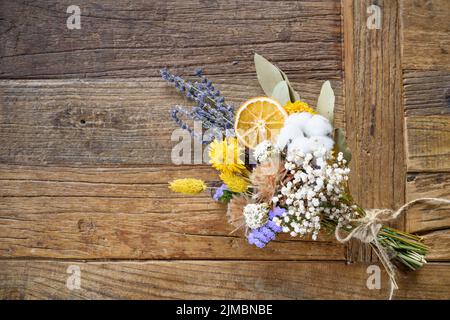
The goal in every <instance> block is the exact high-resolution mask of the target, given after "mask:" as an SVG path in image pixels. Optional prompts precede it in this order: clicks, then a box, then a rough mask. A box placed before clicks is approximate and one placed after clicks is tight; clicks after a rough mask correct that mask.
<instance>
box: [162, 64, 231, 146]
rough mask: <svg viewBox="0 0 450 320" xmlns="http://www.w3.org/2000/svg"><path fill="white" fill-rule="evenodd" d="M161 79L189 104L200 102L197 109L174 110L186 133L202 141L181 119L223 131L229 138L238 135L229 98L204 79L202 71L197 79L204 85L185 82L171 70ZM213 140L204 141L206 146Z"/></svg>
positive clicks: (177, 121)
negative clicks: (226, 98)
mask: <svg viewBox="0 0 450 320" xmlns="http://www.w3.org/2000/svg"><path fill="white" fill-rule="evenodd" d="M160 73H161V77H162V78H163V79H164V80H166V81H167V82H168V83H171V84H173V85H174V86H175V88H176V89H177V90H178V91H179V92H180V93H183V94H184V95H185V96H186V98H187V99H188V100H191V101H194V102H196V107H193V108H192V110H190V111H188V110H186V109H185V108H184V107H181V106H175V107H174V108H173V109H172V114H171V115H172V118H173V119H174V121H175V122H176V123H177V124H178V126H180V127H181V128H182V129H186V130H188V131H189V132H190V134H191V135H192V136H193V137H196V138H199V135H198V134H195V132H194V130H193V129H192V128H190V127H189V126H188V125H187V124H186V122H185V121H183V120H182V119H181V117H180V115H181V116H182V117H184V118H188V119H192V120H195V121H201V122H202V126H203V128H204V129H219V130H218V131H219V132H220V133H221V134H222V135H225V136H230V135H234V133H233V123H234V106H233V105H231V104H226V103H225V98H224V97H223V96H222V94H221V92H220V91H219V90H217V89H216V88H215V87H214V85H213V83H212V82H211V81H210V80H209V79H208V78H207V77H205V76H204V75H203V71H202V70H201V69H198V70H196V72H195V76H196V77H198V78H200V81H195V82H192V81H185V80H184V79H183V78H182V77H180V76H176V75H174V74H172V73H170V72H169V71H168V70H167V69H162V70H161V71H160ZM212 139H213V138H211V137H207V139H202V142H203V143H209V142H211V140H212Z"/></svg>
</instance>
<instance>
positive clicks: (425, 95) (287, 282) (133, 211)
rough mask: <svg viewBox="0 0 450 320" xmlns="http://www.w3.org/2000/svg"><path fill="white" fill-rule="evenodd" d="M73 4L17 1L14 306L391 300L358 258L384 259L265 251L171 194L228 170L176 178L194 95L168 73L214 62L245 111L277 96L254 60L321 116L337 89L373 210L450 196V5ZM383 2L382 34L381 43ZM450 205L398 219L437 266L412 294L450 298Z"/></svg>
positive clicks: (5, 8)
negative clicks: (375, 21)
mask: <svg viewBox="0 0 450 320" xmlns="http://www.w3.org/2000/svg"><path fill="white" fill-rule="evenodd" d="M72 4H73V3H71V1H70V0H59V1H52V0H36V1H15V0H4V1H1V2H0V43H1V46H0V298H3V299H119V298H124V299H161V298H163V299H186V298H187V299H200V298H202V299H361V298H365V299H386V298H387V297H388V287H387V278H386V276H385V275H383V279H382V288H381V290H369V289H368V288H367V286H366V280H367V276H368V274H367V266H368V265H369V264H368V263H352V264H346V263H345V262H346V260H350V261H351V260H353V261H358V260H362V261H366V262H369V261H372V258H373V257H372V256H371V252H370V250H366V249H365V248H364V246H361V245H359V244H352V245H351V246H350V247H349V248H348V249H347V248H346V246H343V245H341V244H338V243H337V242H335V241H333V240H330V239H328V238H326V237H321V238H320V239H319V241H316V242H314V241H310V240H308V239H305V240H292V239H290V238H289V237H281V238H279V239H278V240H277V241H275V242H273V243H272V244H271V245H270V246H268V247H267V248H266V249H265V250H259V249H257V248H255V247H252V246H249V245H248V244H247V243H246V240H245V238H244V236H243V234H242V233H239V232H238V233H234V234H230V232H231V231H232V230H233V228H232V227H231V226H230V225H228V223H227V221H226V217H225V208H224V207H223V206H222V205H220V204H217V203H214V202H213V201H211V200H210V199H209V197H208V196H207V195H201V196H195V197H183V196H179V195H176V194H173V193H169V191H168V190H167V182H168V181H170V180H172V179H176V178H180V177H199V178H202V179H204V180H206V181H214V180H216V179H217V174H216V172H215V171H214V170H212V169H211V168H209V167H208V166H206V165H204V164H203V165H202V164H195V165H194V164H191V165H184V166H174V165H173V163H172V159H171V150H172V147H173V146H174V145H175V144H176V143H177V141H172V139H171V135H172V132H173V130H174V129H175V128H176V126H175V125H174V124H173V123H172V122H171V120H170V117H169V110H170V108H171V106H172V105H174V104H186V101H185V100H183V98H181V97H179V96H178V95H177V93H176V92H175V91H174V90H173V88H170V87H169V86H167V85H166V84H165V83H163V82H162V81H161V80H160V79H159V75H158V71H159V69H160V68H162V67H165V66H168V67H170V68H171V69H172V70H173V71H175V72H177V73H180V74H183V75H189V74H192V73H193V71H194V70H195V69H196V68H198V67H203V68H204V69H205V72H206V74H207V75H208V76H210V78H211V79H212V80H213V81H214V82H215V84H216V85H217V87H218V88H219V89H220V90H221V91H222V93H223V94H224V95H225V96H226V97H229V101H231V102H233V103H235V104H236V105H239V104H240V103H241V102H243V101H244V100H245V99H247V98H249V97H251V96H257V95H261V94H262V91H261V89H260V88H259V86H258V84H257V80H256V75H255V70H254V66H253V53H254V52H257V53H260V54H263V55H264V56H266V57H268V58H269V59H271V60H272V61H273V62H274V63H276V64H277V65H278V66H279V67H280V68H282V69H283V70H284V71H285V72H286V73H287V74H288V76H289V78H290V80H291V81H292V82H293V84H294V86H295V87H296V88H297V90H298V91H299V92H300V93H301V96H302V99H304V100H305V101H307V102H308V103H309V104H310V105H312V106H314V105H315V103H316V99H317V96H318V93H319V91H320V87H321V85H322V83H323V81H325V80H331V83H332V86H333V89H334V90H335V93H336V95H337V101H336V105H337V107H336V116H335V117H336V120H335V124H336V125H337V126H339V127H342V128H343V129H345V131H346V132H347V135H348V140H349V144H350V147H351V148H352V151H353V163H352V170H353V175H352V181H351V188H352V191H353V193H354V195H355V197H356V198H357V200H358V201H360V202H361V204H362V205H364V206H365V207H388V208H396V207H398V206H400V205H401V204H403V203H404V202H405V201H407V200H412V199H414V198H417V197H424V196H425V197H446V198H448V197H449V196H450V188H449V179H450V178H449V173H448V171H449V168H450V162H449V161H450V157H449V154H450V149H449V146H450V139H449V136H450V130H449V127H450V123H449V120H448V119H449V114H450V113H449V110H450V109H449V90H450V89H449V88H450V77H449V71H450V69H449V65H450V63H449V54H448V50H449V47H448V45H449V43H450V41H449V32H448V30H449V20H448V13H449V7H448V6H449V3H448V1H446V0H433V1H409V0H395V1H393V0H378V1H375V2H374V1H369V0H364V1H361V0H342V1H340V0H314V1H304V0H296V1H263V0H249V1H231V0H224V1H203V0H198V1H197V0H186V1H178V0H172V1H163V0H157V1H125V0H107V1H100V0H88V1H83V3H82V4H81V5H80V6H81V10H82V16H81V25H82V27H81V29H80V30H69V29H67V27H66V19H67V16H68V14H67V13H66V9H67V7H68V6H69V5H72ZM372 4H376V5H378V6H379V7H380V8H381V10H382V17H383V18H382V24H381V29H376V30H369V29H367V25H366V20H367V17H368V13H367V7H368V6H370V5H372ZM403 150H406V151H405V152H403ZM449 209H450V208H449V207H448V206H447V207H445V206H441V207H437V206H429V205H417V206H414V207H413V208H412V209H411V210H409V211H408V213H407V214H406V215H405V217H404V219H400V221H398V222H397V223H396V226H398V227H400V228H405V229H406V230H408V231H410V232H414V233H417V234H420V235H422V236H423V237H424V239H425V242H426V243H427V244H429V245H430V247H431V252H430V254H429V255H428V256H427V259H428V260H429V261H430V262H431V263H430V264H429V265H427V266H426V267H425V268H424V269H422V270H420V271H419V272H417V273H400V275H399V277H400V279H399V286H400V288H401V289H400V290H399V291H398V292H396V295H395V298H397V299H427V298H435V299H450V289H449V288H450V283H449V279H450V276H449V273H450V266H449V264H448V263H447V262H448V261H450V250H449V248H450V215H449V212H450V210H449ZM370 263H374V262H370ZM73 265H75V266H78V267H80V270H81V281H82V282H81V288H80V289H79V290H69V289H68V288H67V286H66V280H67V277H68V275H69V274H68V273H67V268H68V267H69V266H73Z"/></svg>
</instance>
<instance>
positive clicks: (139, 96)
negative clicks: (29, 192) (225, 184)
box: [0, 74, 343, 165]
mask: <svg viewBox="0 0 450 320" xmlns="http://www.w3.org/2000/svg"><path fill="white" fill-rule="evenodd" d="M213 80H214V81H215V82H216V85H217V87H218V88H219V89H220V90H221V91H222V93H223V94H224V96H225V97H229V98H230V101H232V102H234V103H235V104H236V105H239V104H240V103H242V102H243V101H245V100H246V99H248V98H249V97H252V96H257V95H260V94H261V93H262V90H261V89H260V87H259V85H258V83H257V80H256V75H255V74H253V75H252V76H251V77H248V78H247V80H246V81H244V82H242V78H239V77H237V78H234V77H229V78H226V77H217V78H213ZM332 84H333V87H334V88H335V90H336V94H337V96H338V97H337V109H338V111H337V115H336V117H337V120H336V122H337V125H339V126H342V125H343V124H342V123H343V103H342V86H341V82H340V81H332ZM321 85H322V81H318V80H308V81H306V82H302V83H298V82H297V83H295V86H296V88H297V89H298V91H299V92H301V93H302V97H303V98H304V99H305V101H307V102H308V103H310V104H311V105H312V106H315V102H316V101H317V97H318V95H319V93H320V87H321ZM175 104H182V105H186V104H188V102H186V101H185V100H183V98H182V97H181V96H179V95H178V94H177V92H176V91H175V89H173V88H171V87H169V86H168V85H167V84H166V83H164V82H163V81H162V80H160V79H149V80H142V79H140V80H139V79H134V80H122V79H121V80H119V79H117V80H48V81H33V80H31V81H13V80H7V81H0V162H2V163H14V164H37V165H42V164H60V165H74V164H76V165H80V164H84V165H89V164H90V165H98V164H102V165H103V164H106V165H107V164H138V165H147V164H171V163H172V160H171V151H172V148H173V147H174V146H175V145H176V144H177V143H178V138H176V141H171V135H172V133H173V131H174V130H175V129H176V128H177V127H176V125H175V124H174V123H173V121H172V120H171V118H170V114H169V110H170V108H172V106H173V105H175ZM192 161H193V158H192ZM192 163H193V162H192Z"/></svg>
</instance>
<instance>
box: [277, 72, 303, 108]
mask: <svg viewBox="0 0 450 320" xmlns="http://www.w3.org/2000/svg"><path fill="white" fill-rule="evenodd" d="M278 70H279V71H280V73H281V76H282V77H283V79H284V81H286V83H287V85H288V88H289V97H290V99H291V102H295V101H298V100H300V95H299V94H298V93H297V92H296V91H295V90H294V88H293V87H292V85H291V83H290V82H289V79H288V77H287V75H286V73H284V72H283V71H281V70H280V69H278Z"/></svg>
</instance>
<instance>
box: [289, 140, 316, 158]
mask: <svg viewBox="0 0 450 320" xmlns="http://www.w3.org/2000/svg"><path fill="white" fill-rule="evenodd" d="M300 152H303V153H304V154H306V153H309V152H311V143H310V141H309V139H307V138H304V137H298V138H296V139H294V140H293V141H292V142H291V144H290V145H289V147H288V156H291V157H293V158H295V156H296V155H298V154H299V153H300Z"/></svg>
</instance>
